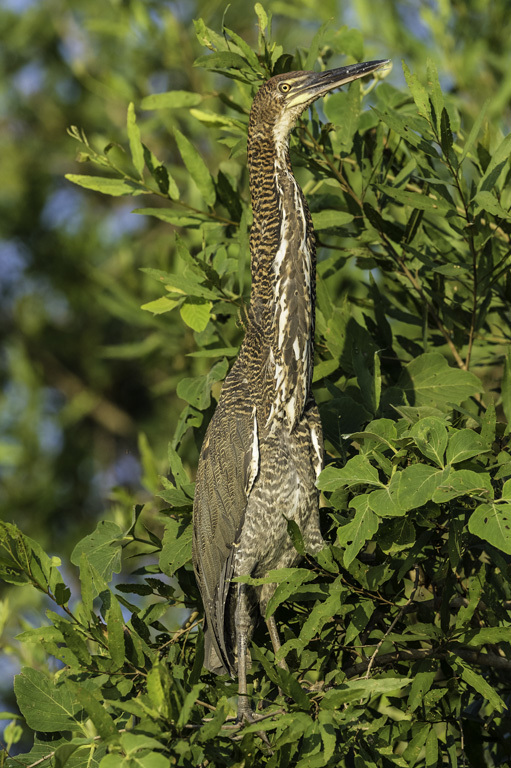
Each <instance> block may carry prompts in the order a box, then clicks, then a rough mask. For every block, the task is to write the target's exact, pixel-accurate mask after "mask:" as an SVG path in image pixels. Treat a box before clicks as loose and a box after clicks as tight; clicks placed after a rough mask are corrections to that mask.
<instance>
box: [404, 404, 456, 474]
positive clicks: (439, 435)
mask: <svg viewBox="0 0 511 768" xmlns="http://www.w3.org/2000/svg"><path fill="white" fill-rule="evenodd" d="M410 436H411V437H413V439H414V441H415V444H416V445H417V448H418V449H419V450H420V452H421V453H422V455H423V456H426V458H428V459H432V460H433V461H434V462H435V463H436V464H438V466H439V467H443V466H444V455H445V449H446V448H447V429H446V428H445V426H444V424H443V422H442V421H441V420H440V419H436V418H434V417H433V416H430V417H428V418H425V419H420V420H419V421H418V422H417V423H416V424H414V425H413V426H412V428H411V429H410Z"/></svg>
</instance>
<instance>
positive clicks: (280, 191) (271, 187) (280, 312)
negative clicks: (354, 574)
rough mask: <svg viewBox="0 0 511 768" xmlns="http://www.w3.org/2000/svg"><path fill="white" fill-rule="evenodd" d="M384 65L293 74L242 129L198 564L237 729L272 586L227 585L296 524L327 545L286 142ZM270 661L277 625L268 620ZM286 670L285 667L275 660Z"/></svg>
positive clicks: (251, 569)
mask: <svg viewBox="0 0 511 768" xmlns="http://www.w3.org/2000/svg"><path fill="white" fill-rule="evenodd" d="M385 64H387V62H386V61H369V62H366V63H362V64H354V65H352V66H347V67H341V68H340V69H333V70H330V71H327V72H321V73H316V72H288V73H286V74H282V75H277V76H275V77H272V78H271V79H270V80H268V81H267V82H266V83H264V84H263V85H262V86H261V88H260V89H259V91H258V93H257V94H256V96H255V98H254V102H253V104H252V109H251V112H250V120H249V130H248V165H249V171H250V194H251V201H252V211H253V224H252V229H251V233H250V254H251V271H252V293H251V300H250V307H249V312H248V323H247V329H246V334H245V338H244V341H243V343H242V345H241V349H240V352H239V356H238V358H237V360H236V362H235V363H234V365H233V367H232V370H231V371H230V373H229V375H228V376H227V378H226V380H225V383H224V385H223V389H222V394H221V397H220V400H219V402H218V405H217V408H216V410H215V413H214V416H213V418H212V420H211V422H210V424H209V427H208V430H207V432H206V436H205V439H204V443H203V446H202V451H201V455H200V459H199V466H198V470H197V484H196V493H195V503H194V512H193V514H194V534H193V562H194V569H195V575H196V578H197V583H198V585H199V589H200V592H201V595H202V599H203V603H204V611H205V660H204V665H205V667H206V668H207V669H209V670H211V671H212V672H216V673H218V674H224V673H226V672H229V673H230V674H231V675H232V676H234V675H235V674H236V673H237V674H238V679H239V697H238V719H239V720H244V719H247V720H250V719H252V712H251V709H250V704H249V700H248V697H247V679H246V673H247V652H248V651H247V648H248V643H249V641H250V638H251V635H252V631H253V629H254V626H255V623H256V620H257V609H259V611H260V613H261V614H262V615H263V616H264V615H265V611H266V606H267V605H268V600H269V599H270V597H271V595H272V594H273V592H274V590H275V584H264V585H262V586H259V587H254V586H249V585H247V584H244V583H234V584H233V583H232V582H231V579H232V578H233V577H237V576H242V575H250V576H253V577H261V576H264V575H265V574H266V573H267V572H268V571H270V570H271V569H274V568H285V567H290V566H293V565H295V564H296V563H297V562H298V561H299V560H300V556H299V554H298V553H297V551H296V549H295V547H294V546H293V542H292V540H291V538H290V536H289V534H288V529H287V521H288V520H294V521H295V522H296V523H297V525H298V526H299V529H300V531H301V534H302V537H303V541H304V544H305V547H306V550H307V551H308V552H310V553H311V554H314V553H317V552H318V551H319V550H320V549H321V548H322V547H323V546H324V542H323V538H322V536H321V532H320V526H319V508H318V501H319V499H318V491H317V490H316V487H315V481H316V478H317V476H318V474H319V472H320V471H321V468H322V463H323V440H322V432H321V424H320V419H319V413H318V409H317V406H316V403H315V402H314V399H313V396H312V392H311V381H312V368H313V357H314V354H313V352H314V350H313V344H314V306H315V288H316V277H315V265H316V255H315V243H314V230H313V227H312V220H311V216H310V213H309V209H308V206H307V203H306V201H305V198H304V196H303V193H302V190H301V189H300V187H299V186H298V184H297V182H296V180H295V178H294V176H293V172H292V169H291V163H290V158H289V134H290V132H291V130H292V128H293V126H294V124H295V122H296V120H297V118H298V117H299V116H300V115H301V114H302V112H303V111H304V110H305V109H307V107H309V106H310V105H311V104H312V102H314V101H315V100H316V99H318V98H319V97H321V96H323V95H324V94H325V93H328V91H331V90H332V89H334V88H338V87H339V86H341V85H344V84H345V83H349V82H351V81H352V80H356V79H357V78H360V77H363V76H364V75H368V74H370V73H371V72H374V71H375V70H377V69H379V68H380V67H382V66H383V65H385ZM267 625H268V630H269V633H270V638H271V641H272V644H273V648H274V651H275V653H276V652H277V650H278V649H279V647H280V642H279V636H278V632H277V627H276V624H275V619H274V617H273V616H271V617H270V618H269V619H268V620H267ZM281 664H282V665H283V666H285V662H281Z"/></svg>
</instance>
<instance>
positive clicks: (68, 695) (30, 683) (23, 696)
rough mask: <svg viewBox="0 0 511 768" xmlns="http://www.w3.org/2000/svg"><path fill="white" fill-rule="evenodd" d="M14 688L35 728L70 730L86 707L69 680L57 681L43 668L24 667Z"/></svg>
mask: <svg viewBox="0 0 511 768" xmlns="http://www.w3.org/2000/svg"><path fill="white" fill-rule="evenodd" d="M14 692H15V694H16V699H17V702H18V706H19V708H20V711H21V714H22V715H23V717H24V718H25V720H26V722H27V725H28V726H29V727H30V728H33V729H34V730H35V731H46V732H49V733H53V732H55V731H66V730H71V729H73V728H76V727H77V725H78V724H79V720H78V718H77V713H78V712H79V711H80V710H81V708H82V707H81V705H80V702H79V701H78V699H77V697H76V695H75V692H74V691H73V690H72V689H71V687H70V686H69V684H68V682H67V681H63V682H55V681H52V680H50V678H49V677H47V676H46V675H45V674H44V673H43V672H42V671H41V670H39V669H31V668H30V667H24V668H23V669H22V670H21V672H20V674H19V675H16V676H15V678H14Z"/></svg>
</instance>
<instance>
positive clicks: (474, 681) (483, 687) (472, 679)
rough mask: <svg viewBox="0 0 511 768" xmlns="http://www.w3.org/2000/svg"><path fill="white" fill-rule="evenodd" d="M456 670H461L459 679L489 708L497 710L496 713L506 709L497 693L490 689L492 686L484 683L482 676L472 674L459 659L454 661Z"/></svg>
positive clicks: (472, 671) (475, 673) (471, 670)
mask: <svg viewBox="0 0 511 768" xmlns="http://www.w3.org/2000/svg"><path fill="white" fill-rule="evenodd" d="M455 666H456V667H457V668H459V669H461V677H462V678H463V680H464V681H465V682H466V683H467V685H469V686H470V687H471V688H473V689H474V690H475V691H477V692H478V693H479V694H481V696H482V697H483V698H484V699H486V700H487V701H489V702H490V704H491V706H492V707H493V708H494V709H496V710H497V712H503V711H504V710H505V709H506V705H505V704H504V702H503V701H502V699H501V698H500V696H499V695H498V693H497V692H496V691H495V690H494V689H493V688H492V686H491V685H490V684H489V683H487V682H486V680H485V679H484V677H482V675H479V674H478V673H477V672H474V670H473V669H471V668H470V667H469V666H468V665H467V664H465V663H464V662H463V661H460V660H459V659H456V665H455Z"/></svg>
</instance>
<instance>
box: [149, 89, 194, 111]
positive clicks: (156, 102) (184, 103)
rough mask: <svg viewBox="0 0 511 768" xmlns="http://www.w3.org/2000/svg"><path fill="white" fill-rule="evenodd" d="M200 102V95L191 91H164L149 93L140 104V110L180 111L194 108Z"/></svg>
mask: <svg viewBox="0 0 511 768" xmlns="http://www.w3.org/2000/svg"><path fill="white" fill-rule="evenodd" d="M201 101H202V96H201V94H200V93H195V92H192V91H166V92H165V93H151V94H150V95H149V96H146V97H145V98H143V99H142V101H141V102H140V109H182V108H183V107H196V106H197V105H198V104H200V103H201Z"/></svg>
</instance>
